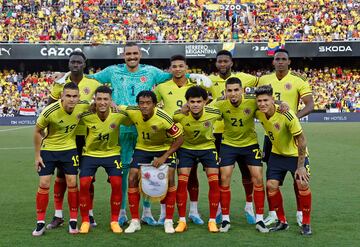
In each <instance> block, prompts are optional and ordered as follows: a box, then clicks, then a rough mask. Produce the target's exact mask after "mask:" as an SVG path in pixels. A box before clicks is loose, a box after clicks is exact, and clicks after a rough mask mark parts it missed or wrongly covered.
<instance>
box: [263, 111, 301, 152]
mask: <svg viewBox="0 0 360 247" xmlns="http://www.w3.org/2000/svg"><path fill="white" fill-rule="evenodd" d="M256 118H257V119H259V121H260V123H261V124H262V126H263V127H264V129H265V131H266V133H267V135H268V136H269V139H270V140H271V142H272V144H273V145H272V149H271V152H272V153H275V154H279V155H283V156H291V157H298V156H299V155H298V148H297V146H296V144H295V140H294V136H297V135H299V134H301V133H302V131H303V130H302V127H301V125H300V122H299V119H298V118H297V117H296V115H295V113H294V112H293V111H292V110H289V111H288V112H285V113H280V111H279V110H278V107H277V106H276V111H275V114H274V115H273V116H272V117H271V118H270V119H267V118H266V116H265V114H264V113H262V112H260V111H259V110H258V111H256Z"/></svg>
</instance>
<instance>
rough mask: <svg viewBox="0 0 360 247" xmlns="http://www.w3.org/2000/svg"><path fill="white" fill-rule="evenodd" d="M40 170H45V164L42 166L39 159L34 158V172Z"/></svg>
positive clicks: (42, 163) (41, 161)
mask: <svg viewBox="0 0 360 247" xmlns="http://www.w3.org/2000/svg"><path fill="white" fill-rule="evenodd" d="M41 168H45V164H44V162H43V160H42V158H41V157H36V158H35V170H36V172H39V171H41Z"/></svg>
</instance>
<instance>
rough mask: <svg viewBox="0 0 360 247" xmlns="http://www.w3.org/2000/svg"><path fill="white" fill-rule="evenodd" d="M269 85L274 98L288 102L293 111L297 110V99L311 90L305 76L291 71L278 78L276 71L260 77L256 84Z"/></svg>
mask: <svg viewBox="0 0 360 247" xmlns="http://www.w3.org/2000/svg"><path fill="white" fill-rule="evenodd" d="M263 85H271V86H272V88H273V91H274V98H275V100H281V101H284V102H286V103H288V104H289V107H290V109H291V110H292V111H294V112H295V113H297V112H298V105H299V100H300V99H301V98H302V97H304V96H307V95H311V94H312V91H311V88H310V85H309V83H308V82H307V81H306V79H305V78H303V77H300V76H298V75H296V74H294V73H293V72H291V71H289V73H288V74H287V75H286V76H285V77H284V78H282V79H281V80H279V79H278V78H277V77H276V73H275V72H274V73H271V74H269V75H264V76H262V77H260V79H259V83H258V86H263Z"/></svg>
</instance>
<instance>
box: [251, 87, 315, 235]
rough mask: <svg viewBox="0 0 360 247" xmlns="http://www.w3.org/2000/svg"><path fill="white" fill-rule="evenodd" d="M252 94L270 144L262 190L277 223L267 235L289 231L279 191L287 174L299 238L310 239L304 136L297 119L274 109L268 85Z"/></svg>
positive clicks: (308, 176) (307, 177) (293, 115)
mask: <svg viewBox="0 0 360 247" xmlns="http://www.w3.org/2000/svg"><path fill="white" fill-rule="evenodd" d="M255 94H256V102H257V105H258V108H259V110H258V111H257V112H256V117H257V118H258V119H259V121H260V123H261V124H262V126H263V127H264V129H265V131H266V133H267V134H268V136H269V139H270V140H271V142H272V144H273V145H272V149H271V153H270V157H269V161H268V167H267V171H266V180H267V182H266V187H267V197H268V201H269V205H270V206H271V207H272V208H274V209H276V214H277V218H278V219H279V221H278V222H277V224H276V226H275V227H273V228H271V229H270V231H281V230H287V229H288V228H289V225H288V224H287V221H286V217H285V213H284V208H283V203H282V201H283V200H282V195H281V192H280V189H279V186H280V185H282V183H283V181H284V179H285V176H286V173H287V172H288V171H289V172H291V174H292V176H293V178H294V182H295V183H296V186H297V189H298V191H299V200H300V205H301V210H302V213H303V217H302V226H301V234H303V235H311V234H312V232H311V227H310V211H311V191H310V186H309V180H310V166H309V161H308V158H307V157H306V156H307V150H306V140H305V135H304V133H303V130H302V127H301V125H300V122H299V119H298V118H297V117H296V115H295V113H294V112H293V111H292V110H289V111H287V112H284V113H281V112H280V110H279V109H278V107H276V106H275V105H274V98H273V89H272V87H271V86H270V85H265V86H260V87H258V88H257V89H256V91H255Z"/></svg>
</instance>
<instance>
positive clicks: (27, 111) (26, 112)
mask: <svg viewBox="0 0 360 247" xmlns="http://www.w3.org/2000/svg"><path fill="white" fill-rule="evenodd" d="M19 115H20V116H35V115H36V109H35V108H20V111H19Z"/></svg>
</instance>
